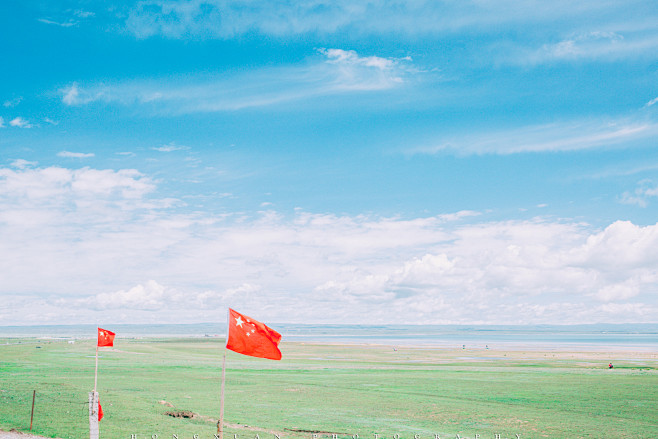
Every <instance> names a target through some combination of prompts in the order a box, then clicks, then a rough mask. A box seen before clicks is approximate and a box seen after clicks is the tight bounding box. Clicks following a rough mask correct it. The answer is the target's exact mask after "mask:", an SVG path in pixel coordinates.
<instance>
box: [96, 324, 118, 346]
mask: <svg viewBox="0 0 658 439" xmlns="http://www.w3.org/2000/svg"><path fill="white" fill-rule="evenodd" d="M115 335H116V334H115V333H114V332H112V331H108V330H107V329H102V328H98V346H99V347H101V346H114V336H115Z"/></svg>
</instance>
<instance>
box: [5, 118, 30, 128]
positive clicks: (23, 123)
mask: <svg viewBox="0 0 658 439" xmlns="http://www.w3.org/2000/svg"><path fill="white" fill-rule="evenodd" d="M9 125H11V126H13V127H16V128H33V127H34V125H32V124H31V123H30V122H29V121H27V120H25V119H23V118H22V117H16V118H14V119H12V120H11V121H9Z"/></svg>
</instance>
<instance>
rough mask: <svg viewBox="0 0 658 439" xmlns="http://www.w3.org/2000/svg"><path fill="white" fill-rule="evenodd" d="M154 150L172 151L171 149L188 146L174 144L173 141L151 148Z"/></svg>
mask: <svg viewBox="0 0 658 439" xmlns="http://www.w3.org/2000/svg"><path fill="white" fill-rule="evenodd" d="M153 149H154V150H155V151H160V152H173V151H184V150H187V149H190V147H189V146H182V145H176V144H175V143H174V142H171V143H169V144H168V145H162V146H159V147H154V148H153Z"/></svg>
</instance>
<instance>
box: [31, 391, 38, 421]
mask: <svg viewBox="0 0 658 439" xmlns="http://www.w3.org/2000/svg"><path fill="white" fill-rule="evenodd" d="M36 397H37V391H36V390H35V391H33V392H32V414H31V415H30V431H32V421H33V420H34V400H35V399H36Z"/></svg>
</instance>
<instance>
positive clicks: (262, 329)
mask: <svg viewBox="0 0 658 439" xmlns="http://www.w3.org/2000/svg"><path fill="white" fill-rule="evenodd" d="M228 312H229V318H228V320H229V321H228V341H227V343H226V347H227V348H229V349H230V350H232V351H235V352H237V353H238V354H244V355H249V356H252V357H260V358H268V359H270V360H280V359H281V351H280V350H279V342H280V341H281V334H279V333H278V332H276V331H275V330H273V329H271V328H268V327H267V326H266V325H264V324H263V323H261V322H259V321H256V320H254V319H252V318H251V317H248V316H246V315H244V314H240V313H239V312H237V311H234V310H232V309H231V308H229V310H228Z"/></svg>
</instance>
